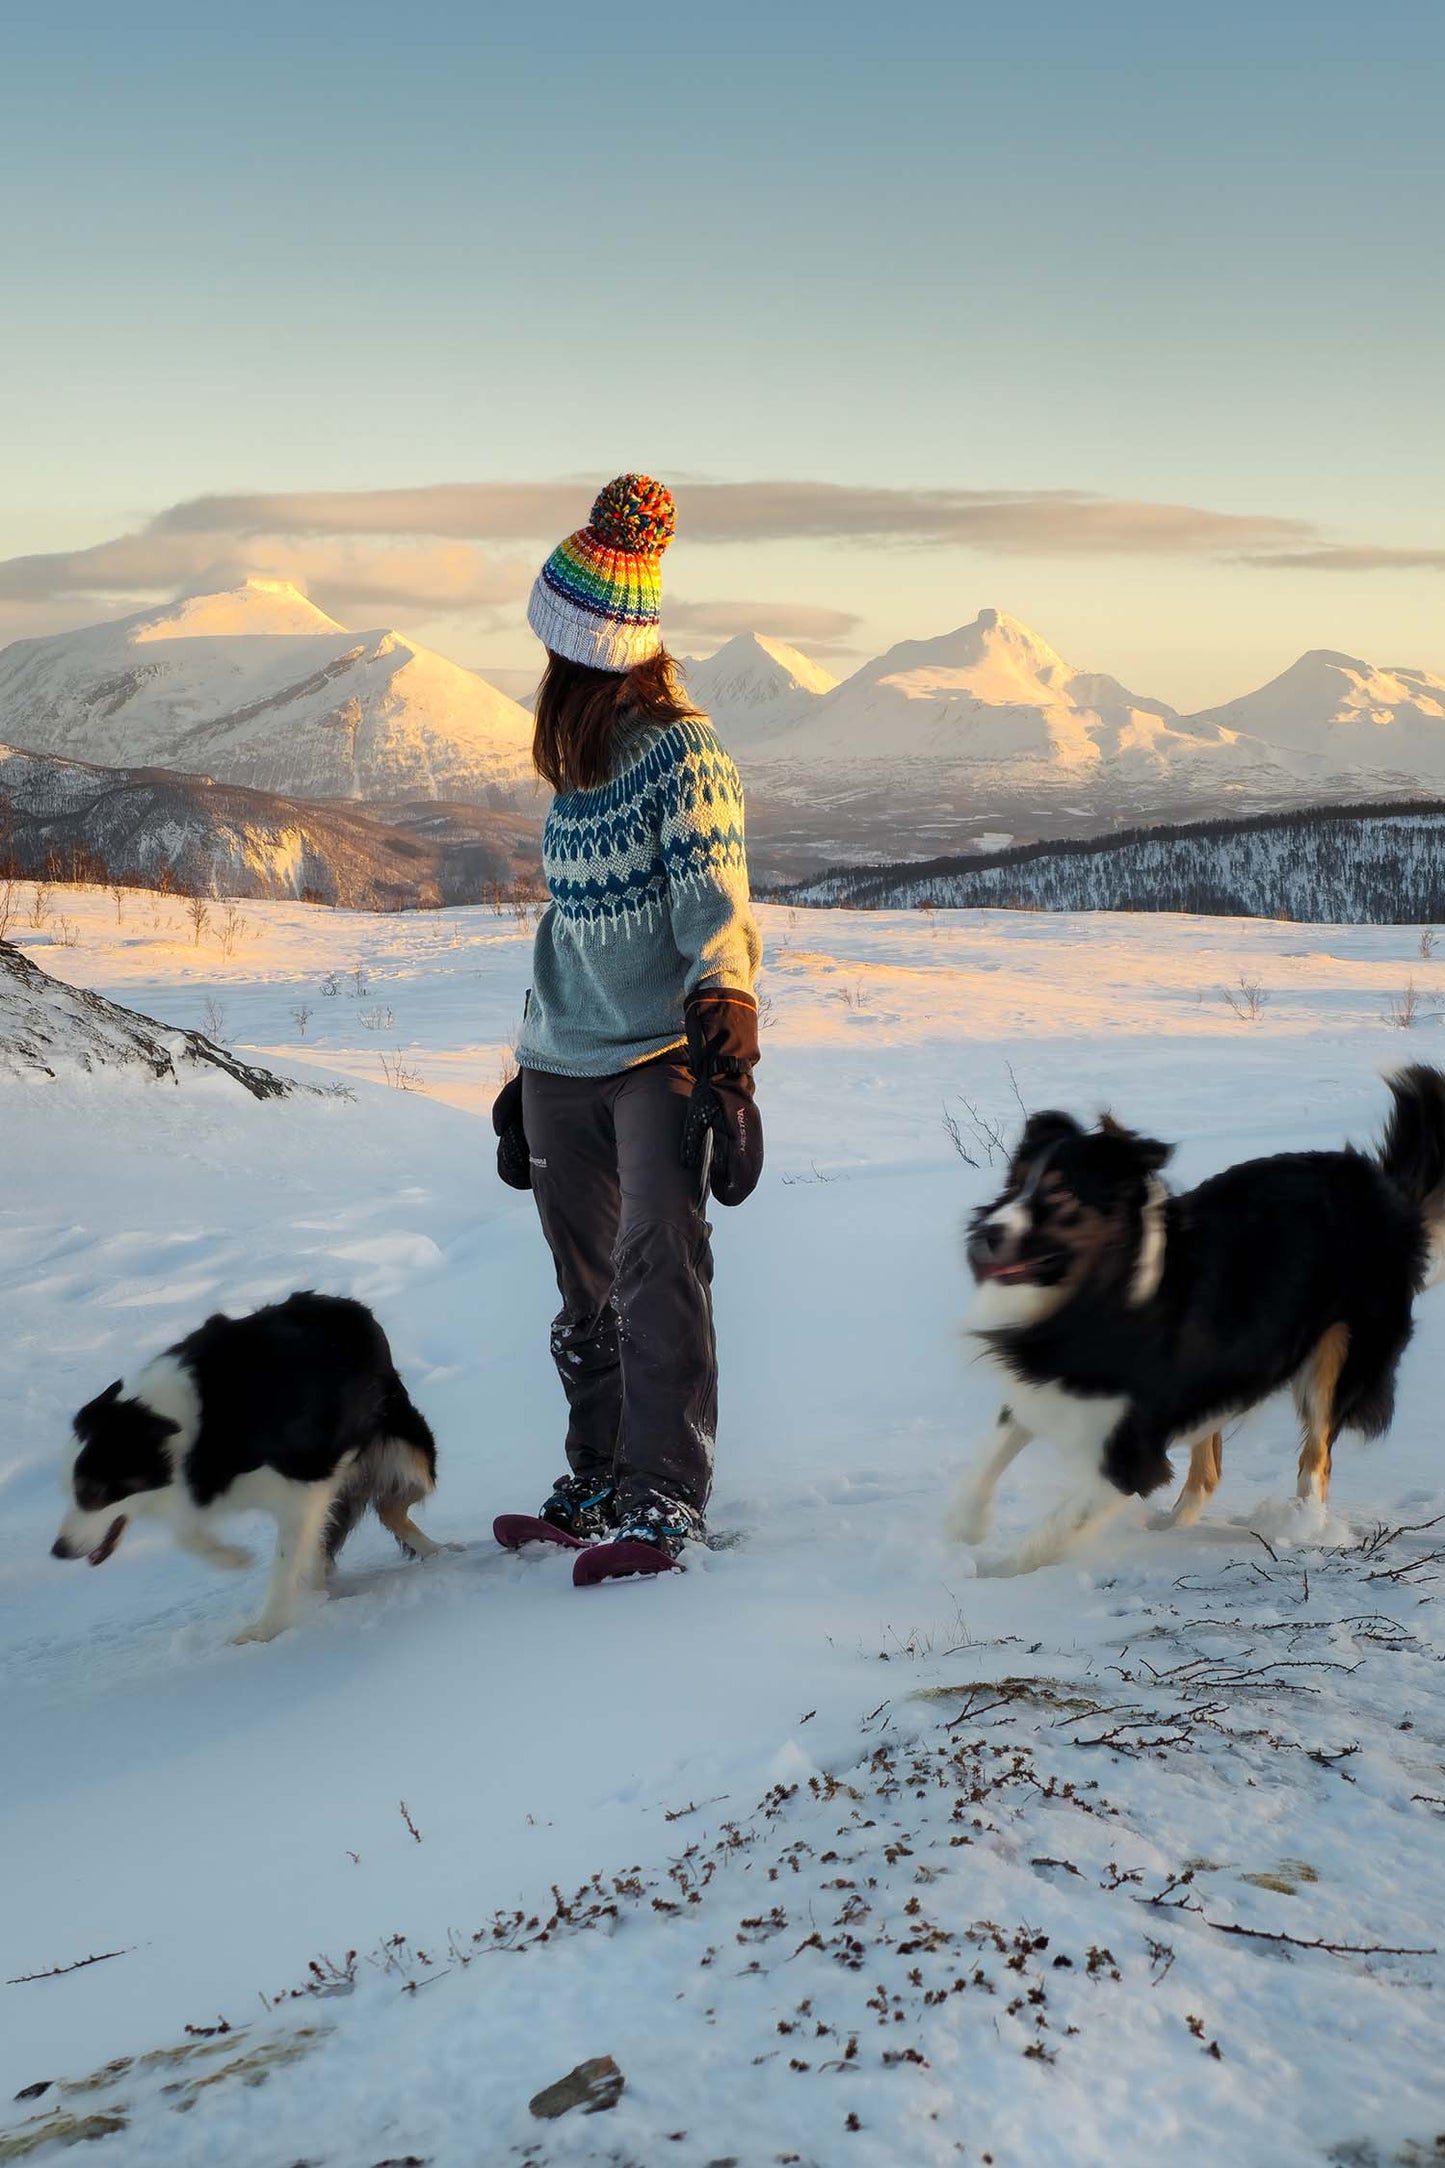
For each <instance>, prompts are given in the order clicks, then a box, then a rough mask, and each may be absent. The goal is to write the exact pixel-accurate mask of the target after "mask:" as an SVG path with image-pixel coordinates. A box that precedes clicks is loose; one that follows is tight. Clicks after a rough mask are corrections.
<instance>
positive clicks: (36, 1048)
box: [0, 941, 302, 1099]
mask: <svg viewBox="0 0 1445 2168" xmlns="http://www.w3.org/2000/svg"><path fill="white" fill-rule="evenodd" d="M101 1068H135V1069H139V1070H143V1071H149V1073H150V1075H151V1076H152V1077H153V1078H155V1079H157V1080H158V1081H160V1082H168V1083H171V1084H179V1083H181V1082H182V1081H183V1080H184V1079H185V1078H187V1077H189V1076H195V1075H197V1074H200V1073H203V1072H205V1071H206V1070H208V1069H210V1070H219V1071H221V1073H222V1074H223V1075H225V1076H228V1077H230V1078H231V1079H232V1080H233V1082H235V1083H237V1084H239V1085H240V1086H241V1087H242V1089H243V1090H244V1091H248V1092H249V1093H250V1094H251V1096H252V1098H253V1099H282V1098H286V1097H287V1096H289V1095H290V1094H291V1093H293V1092H296V1091H299V1090H300V1089H302V1087H301V1086H299V1085H296V1084H293V1083H292V1082H290V1081H289V1079H287V1078H285V1077H279V1076H273V1075H272V1074H271V1071H270V1070H269V1069H257V1068H254V1067H253V1066H252V1065H251V1064H250V1063H249V1062H244V1061H241V1060H238V1058H237V1057H236V1055H234V1054H231V1053H228V1052H227V1051H226V1049H225V1048H224V1047H221V1046H217V1045H216V1044H215V1042H214V1040H211V1039H208V1038H207V1037H206V1036H205V1034H204V1032H200V1031H182V1030H180V1029H178V1028H173V1027H172V1026H171V1025H169V1024H158V1023H157V1022H156V1020H155V1018H154V1017H152V1016H142V1015H141V1014H140V1012H139V1011H138V1010H136V1009H124V1008H122V1007H121V1006H120V1004H119V1002H115V1001H107V1000H106V999H105V997H104V996H103V995H101V994H92V993H88V992H87V991H86V989H85V988H84V987H80V986H66V985H64V984H63V983H62V982H61V981H60V980H59V979H53V978H51V976H50V974H49V973H48V972H46V971H42V970H41V968H40V966H39V964H37V963H32V961H31V959H30V958H29V957H28V956H27V955H25V954H24V952H23V951H22V950H20V949H18V948H16V947H15V945H14V943H13V942H10V941H0V1073H4V1072H5V1071H8V1072H9V1073H10V1074H11V1075H19V1076H34V1075H36V1074H38V1075H41V1076H48V1077H55V1076H58V1075H59V1074H60V1073H61V1072H62V1071H63V1070H66V1069H82V1070H86V1071H93V1070H96V1069H101Z"/></svg>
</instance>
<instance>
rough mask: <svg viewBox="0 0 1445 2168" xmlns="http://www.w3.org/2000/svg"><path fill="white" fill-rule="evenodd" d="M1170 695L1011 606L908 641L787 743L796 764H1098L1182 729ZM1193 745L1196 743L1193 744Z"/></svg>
mask: <svg viewBox="0 0 1445 2168" xmlns="http://www.w3.org/2000/svg"><path fill="white" fill-rule="evenodd" d="M1176 723H1177V718H1176V716H1175V714H1174V711H1173V709H1172V708H1170V707H1169V706H1168V705H1167V704H1166V703H1165V702H1164V701H1162V700H1151V699H1146V698H1144V697H1142V696H1141V695H1139V694H1137V693H1131V692H1130V691H1129V690H1128V688H1127V687H1126V686H1123V685H1121V684H1119V683H1118V681H1117V679H1115V678H1111V677H1103V676H1100V675H1098V674H1097V673H1085V672H1081V671H1077V670H1075V669H1073V668H1072V667H1071V666H1070V665H1069V664H1068V663H1066V662H1065V661H1064V660H1063V658H1062V657H1061V656H1059V655H1056V654H1055V652H1054V650H1053V649H1052V648H1051V647H1050V646H1049V645H1048V643H1047V642H1046V641H1044V640H1041V639H1040V638H1039V636H1038V634H1037V633H1034V632H1031V631H1030V630H1029V628H1028V627H1027V626H1026V625H1021V624H1020V623H1019V621H1018V620H1017V618H1013V617H1008V616H1006V615H1005V614H1004V612H1003V611H1001V610H982V611H980V613H979V615H978V617H977V618H976V619H975V620H974V622H973V623H972V624H971V625H963V626H960V627H959V629H958V630H957V631H956V632H950V633H945V634H944V635H943V636H942V637H941V638H939V639H934V640H904V641H901V642H900V643H899V645H898V646H896V647H891V648H889V650H888V652H887V653H886V654H885V655H880V656H878V657H877V658H876V659H875V660H874V661H873V662H868V663H865V664H864V665H863V667H862V669H861V670H858V671H855V673H854V675H853V676H852V677H850V678H847V679H845V680H844V682H843V683H842V684H841V685H839V686H837V687H836V688H835V689H834V690H833V691H831V692H829V693H828V694H826V695H825V696H824V697H823V698H822V699H820V700H818V701H817V702H815V703H814V704H813V706H812V707H811V708H810V709H809V711H808V712H807V713H806V715H805V716H804V717H802V718H800V719H799V720H798V721H797V723H796V727H794V728H793V729H791V730H790V731H789V732H788V734H787V736H786V738H785V739H784V740H783V741H782V742H780V743H779V744H778V746H777V748H776V751H777V753H778V755H779V756H780V757H786V758H787V760H788V761H789V763H790V764H791V763H795V762H806V763H807V764H808V765H810V766H817V767H819V768H824V767H826V766H828V765H837V764H842V765H845V766H851V765H853V764H855V763H862V764H865V765H867V766H876V765H879V764H884V765H889V766H891V765H894V764H896V763H902V762H910V763H911V762H915V761H926V762H928V763H929V764H930V765H931V766H933V767H935V768H937V767H938V766H940V765H941V766H943V767H946V768H955V767H959V766H967V767H971V768H980V767H982V768H990V769H992V768H996V767H1000V766H1003V767H1007V768H1009V769H1011V770H1014V771H1023V770H1027V771H1031V772H1033V773H1035V774H1036V775H1037V776H1038V778H1039V780H1041V781H1043V780H1048V779H1051V778H1058V779H1060V780H1064V779H1066V778H1070V777H1072V778H1078V777H1080V776H1089V775H1092V774H1093V773H1094V772H1095V771H1096V770H1097V769H1098V768H1099V767H1100V765H1101V764H1102V763H1103V762H1104V761H1106V760H1109V759H1112V758H1114V757H1115V756H1117V755H1120V754H1125V755H1131V756H1137V755H1138V754H1139V753H1141V752H1142V751H1144V750H1145V749H1151V750H1152V749H1153V748H1155V747H1160V746H1162V745H1164V744H1165V743H1167V741H1168V740H1169V739H1171V738H1173V737H1177V736H1181V735H1183V734H1182V733H1180V732H1179V731H1177V730H1176V729H1175V727H1174V726H1175V724H1176ZM1191 749H1192V748H1191Z"/></svg>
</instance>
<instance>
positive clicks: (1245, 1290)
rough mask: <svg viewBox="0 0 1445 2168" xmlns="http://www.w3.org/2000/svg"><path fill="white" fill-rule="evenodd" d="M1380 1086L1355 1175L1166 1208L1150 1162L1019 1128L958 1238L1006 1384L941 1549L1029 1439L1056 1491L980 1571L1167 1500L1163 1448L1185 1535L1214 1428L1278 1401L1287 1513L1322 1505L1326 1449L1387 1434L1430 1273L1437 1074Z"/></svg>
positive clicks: (1036, 1123)
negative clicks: (1289, 1467)
mask: <svg viewBox="0 0 1445 2168" xmlns="http://www.w3.org/2000/svg"><path fill="white" fill-rule="evenodd" d="M1389 1086H1390V1091H1391V1093H1392V1094H1393V1097H1394V1109H1393V1112H1392V1113H1391V1116H1390V1120H1389V1124H1388V1126H1387V1129H1386V1132H1385V1138H1384V1142H1383V1144H1382V1146H1381V1147H1380V1150H1379V1152H1378V1154H1377V1155H1375V1156H1374V1157H1373V1158H1371V1157H1367V1156H1366V1155H1365V1154H1364V1153H1362V1152H1357V1151H1353V1150H1349V1149H1347V1150H1344V1151H1339V1152H1286V1153H1281V1154H1280V1155H1279V1156H1278V1157H1276V1158H1272V1159H1256V1160H1249V1161H1246V1162H1245V1163H1244V1164H1243V1165H1241V1166H1237V1167H1230V1168H1228V1169H1227V1170H1226V1171H1225V1172H1224V1173H1223V1174H1217V1175H1215V1176H1214V1177H1213V1178H1212V1179H1211V1180H1209V1181H1207V1182H1203V1183H1201V1184H1200V1186H1199V1188H1198V1189H1194V1190H1190V1191H1189V1192H1188V1193H1187V1194H1186V1195H1184V1196H1172V1195H1171V1194H1170V1193H1169V1191H1168V1190H1167V1189H1166V1188H1165V1185H1164V1182H1163V1180H1162V1177H1161V1169H1162V1168H1163V1167H1164V1165H1165V1163H1166V1161H1167V1160H1168V1159H1169V1156H1170V1153H1171V1151H1172V1149H1173V1147H1172V1146H1171V1145H1167V1144H1159V1143H1156V1142H1155V1141H1154V1140H1153V1139H1152V1138H1149V1137H1141V1136H1137V1135H1135V1134H1134V1132H1133V1131H1131V1130H1128V1129H1125V1128H1122V1127H1121V1126H1120V1125H1119V1124H1118V1123H1117V1122H1114V1121H1112V1120H1111V1119H1110V1118H1109V1117H1108V1116H1105V1117H1104V1119H1103V1120H1102V1121H1101V1122H1100V1123H1099V1125H1098V1126H1097V1128H1095V1129H1093V1130H1090V1131H1087V1132H1086V1131H1085V1130H1084V1129H1083V1128H1082V1127H1081V1126H1080V1124H1079V1123H1078V1122H1076V1121H1075V1120H1074V1119H1073V1117H1072V1116H1071V1115H1068V1114H1057V1113H1047V1114H1035V1115H1033V1116H1031V1117H1030V1119H1029V1121H1028V1122H1027V1124H1026V1126H1025V1128H1024V1132H1023V1135H1022V1137H1021V1139H1020V1141H1019V1145H1018V1148H1017V1150H1016V1152H1015V1154H1014V1157H1013V1160H1012V1163H1011V1165H1010V1167H1009V1173H1008V1180H1007V1182H1006V1183H1005V1186H1004V1189H1003V1192H1002V1194H1001V1195H1000V1196H999V1197H997V1198H995V1200H994V1201H993V1202H992V1203H991V1204H987V1205H985V1206H984V1207H983V1209H982V1210H981V1211H979V1212H977V1213H975V1215H974V1217H973V1219H972V1221H971V1222H970V1225H969V1233H968V1245H967V1256H968V1263H969V1267H970V1269H971V1271H972V1273H973V1277H974V1280H975V1283H976V1296H975V1304H974V1309H973V1314H972V1316H971V1317H970V1320H969V1329H970V1331H971V1332H972V1333H973V1334H975V1335H976V1337H977V1338H978V1339H979V1340H981V1341H982V1343H983V1346H984V1348H985V1350H986V1352H987V1354H988V1356H989V1358H990V1359H991V1360H992V1362H993V1363H994V1364H995V1366H996V1367H997V1368H998V1369H1000V1370H1001V1371H1002V1372H1003V1373H1004V1377H1005V1379H1006V1381H1007V1382H1006V1384H1005V1387H1004V1391H1005V1395H1006V1400H1005V1405H1004V1406H1003V1407H1002V1408H1001V1409H1000V1411H999V1414H998V1418H997V1422H996V1426H995V1430H994V1434H993V1437H992V1438H991V1440H990V1441H989V1445H988V1449H987V1451H986V1453H985V1455H984V1457H983V1458H982V1459H981V1460H980V1462H979V1464H978V1465H977V1466H976V1467H975V1468H974V1469H973V1471H972V1472H971V1473H970V1475H969V1477H968V1478H967V1480H966V1482H965V1484H964V1486H963V1489H962V1490H961V1492H960V1493H959V1496H958V1498H957V1500H956V1502H955V1505H954V1508H953V1512H952V1515H951V1516H950V1527H951V1531H952V1533H953V1534H954V1535H956V1536H957V1537H958V1538H959V1539H960V1540H962V1541H963V1542H965V1543H980V1542H982V1541H983V1540H984V1539H985V1538H986V1536H987V1534H988V1532H989V1526H990V1520H991V1508H992V1501H993V1494H994V1490H995V1488H996V1486H997V1484H998V1480H999V1477H1000V1476H1001V1475H1002V1474H1003V1472H1004V1470H1005V1469H1006V1468H1007V1467H1008V1465H1009V1463H1010V1462H1011V1461H1012V1460H1013V1459H1014V1458H1015V1457H1016V1456H1017V1455H1018V1454H1019V1453H1021V1452H1022V1451H1023V1449H1024V1447H1025V1446H1026V1445H1028V1444H1029V1443H1030V1441H1031V1440H1032V1439H1034V1438H1035V1437H1043V1438H1047V1439H1050V1440H1051V1441H1052V1442H1053V1443H1054V1445H1055V1446H1057V1447H1059V1448H1061V1449H1062V1450H1063V1452H1064V1453H1065V1454H1066V1455H1067V1456H1068V1457H1070V1458H1072V1459H1074V1460H1076V1462H1077V1463H1078V1468H1079V1480H1078V1484H1077V1486H1076V1489H1075V1492H1074V1494H1073V1495H1072V1496H1071V1497H1070V1498H1069V1499H1068V1500H1067V1501H1066V1503H1065V1504H1064V1505H1063V1506H1062V1507H1061V1508H1060V1509H1059V1511H1058V1512H1056V1513H1054V1514H1053V1515H1051V1516H1050V1517H1049V1518H1048V1519H1047V1520H1045V1521H1043V1522H1042V1523H1041V1524H1040V1525H1039V1526H1037V1527H1036V1528H1035V1529H1033V1531H1032V1532H1031V1533H1030V1534H1029V1535H1028V1536H1027V1537H1026V1538H1025V1539H1024V1542H1023V1543H1022V1545H1021V1546H1020V1548H1019V1550H1018V1551H1017V1552H1016V1553H1015V1554H1014V1555H1013V1556H1012V1557H1011V1558H1010V1559H1009V1560H1008V1561H1007V1562H1006V1563H1004V1564H1003V1565H1002V1566H1000V1567H999V1568H998V1569H996V1570H999V1571H1004V1572H1026V1571H1028V1570H1029V1569H1030V1568H1031V1567H1034V1566H1041V1565H1045V1564H1048V1563H1049V1562H1051V1561H1052V1560H1054V1559H1058V1558H1061V1557H1063V1556H1064V1555H1065V1554H1066V1553H1067V1552H1068V1551H1069V1550H1070V1549H1072V1548H1073V1546H1074V1545H1075V1544H1077V1543H1079V1542H1080V1541H1082V1540H1083V1539H1085V1538H1086V1537H1088V1536H1090V1535H1092V1534H1094V1533H1097V1532H1098V1531H1099V1530H1100V1529H1102V1528H1103V1527H1105V1526H1106V1525H1107V1524H1108V1522H1109V1521H1110V1520H1111V1519H1112V1518H1113V1517H1114V1515H1115V1514H1116V1513H1117V1512H1118V1511H1119V1510H1120V1508H1121V1507H1122V1506H1123V1504H1124V1502H1125V1500H1126V1499H1128V1498H1129V1497H1131V1496H1138V1497H1144V1496H1147V1495H1148V1493H1149V1492H1150V1491H1153V1490H1156V1489H1157V1488H1158V1487H1159V1486H1160V1485H1161V1484H1163V1483H1166V1482H1168V1480H1169V1476H1170V1467H1169V1447H1170V1446H1171V1444H1187V1445H1188V1446H1189V1448H1190V1462H1189V1475H1188V1480H1187V1481H1186V1483H1185V1485H1184V1488H1183V1490H1182V1492H1181V1493H1180V1496H1179V1498H1178V1500H1177V1502H1176V1504H1175V1507H1174V1510H1173V1513H1172V1514H1171V1515H1170V1519H1171V1521H1172V1522H1173V1523H1174V1524H1175V1525H1187V1524H1188V1523H1189V1522H1190V1521H1193V1520H1195V1519H1197V1518H1198V1516H1199V1514H1200V1512H1201V1511H1202V1510H1203V1508H1204V1505H1205V1503H1206V1501H1207V1500H1208V1499H1209V1497H1210V1495H1211V1494H1212V1492H1213V1490H1214V1488H1215V1485H1216V1484H1217V1483H1218V1481H1219V1475H1220V1459H1221V1451H1220V1446H1221V1440H1220V1430H1219V1425H1220V1423H1221V1422H1222V1421H1223V1420H1224V1419H1225V1418H1226V1417H1229V1416H1233V1415H1238V1414H1242V1413H1244V1412H1245V1410H1247V1409H1250V1408H1253V1407H1255V1406H1257V1405H1258V1403H1259V1402H1260V1401H1262V1400H1264V1399H1265V1398H1266V1397H1267V1396H1268V1395H1269V1394H1270V1393H1273V1392H1275V1391H1276V1390H1277V1389H1278V1388H1279V1387H1281V1386H1283V1385H1289V1386H1291V1387H1292V1388H1293V1391H1294V1399H1295V1405H1296V1408H1297V1409H1298V1412H1299V1417H1300V1422H1301V1425H1302V1427H1303V1431H1304V1444H1303V1448H1302V1450H1301V1453H1300V1458H1299V1479H1298V1486H1297V1487H1298V1493H1299V1496H1300V1497H1301V1498H1307V1499H1316V1500H1319V1501H1320V1502H1321V1503H1323V1502H1324V1500H1325V1499H1326V1498H1327V1496H1328V1493H1329V1480H1330V1454H1331V1449H1332V1447H1333V1445H1334V1441H1335V1438H1336V1436H1337V1434H1338V1433H1339V1432H1340V1431H1341V1430H1354V1431H1358V1432H1360V1433H1361V1434H1363V1435H1364V1436H1366V1437H1376V1436H1378V1435H1379V1434H1380V1433H1381V1432H1382V1431H1384V1430H1385V1429H1387V1428H1388V1426H1389V1422H1390V1418H1391V1415H1392V1413H1393V1411H1394V1393H1395V1372H1396V1368H1397V1366H1398V1364H1399V1360H1400V1357H1401V1354H1402V1353H1403V1351H1404V1348H1405V1344H1406V1342H1407V1341H1408V1340H1409V1338H1410V1333H1411V1330H1412V1324H1413V1319H1412V1310H1413V1305H1414V1300H1415V1297H1416V1295H1417V1294H1418V1293H1419V1292H1420V1290H1421V1289H1422V1288H1423V1287H1425V1286H1427V1285H1428V1284H1429V1283H1430V1280H1431V1278H1432V1277H1434V1276H1437V1272H1438V1268H1439V1266H1440V1264H1441V1263H1442V1261H1445V1075H1442V1074H1441V1072H1440V1071H1439V1070H1437V1069H1429V1068H1425V1067H1415V1068H1409V1069H1404V1070H1402V1071H1401V1072H1400V1073H1399V1074H1398V1075H1396V1076H1394V1077H1392V1078H1390V1079H1389Z"/></svg>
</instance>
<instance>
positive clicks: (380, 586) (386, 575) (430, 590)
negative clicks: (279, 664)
mask: <svg viewBox="0 0 1445 2168" xmlns="http://www.w3.org/2000/svg"><path fill="white" fill-rule="evenodd" d="M252 573H266V574H270V575H272V576H274V577H279V578H283V579H288V580H292V581H294V582H295V584H296V585H297V586H298V587H301V588H304V589H305V591H306V592H307V593H308V594H309V595H310V596H311V597H312V599H313V600H314V601H315V602H316V603H318V605H319V606H320V607H321V608H322V609H327V610H331V609H337V610H342V611H349V612H352V613H355V612H357V611H365V610H366V609H370V608H383V609H387V608H399V609H413V610H425V611H434V612H443V611H448V610H474V609H476V608H478V607H485V606H488V605H496V604H502V603H509V602H515V601H516V600H518V599H519V597H521V596H522V595H524V594H525V593H526V592H527V588H528V586H529V585H530V582H531V578H532V568H531V567H530V566H525V565H523V564H521V563H520V562H517V561H514V560H511V559H506V558H497V557H492V556H490V555H488V554H487V553H485V552H484V551H482V550H479V549H477V548H476V547H475V546H474V545H472V544H470V543H463V542H451V541H438V540H433V541H430V542H427V543H421V542H411V541H396V540H393V541H389V542H386V543H363V542H355V541H350V540H347V541H335V540H325V539H319V538H302V537H298V536H296V535H292V534H285V535H267V534H261V533H256V534H246V533H238V532H235V531H223V530H218V529H211V530H196V531H194V532H182V533H174V534H171V533H165V532H163V531H160V530H159V529H157V528H154V527H152V528H148V529H146V530H145V531H144V532H142V533H139V534H129V535H120V536H117V537H116V538H115V540H113V541H110V542H101V543H97V544H96V545H94V546H93V547H92V548H90V549H82V550H59V551H52V552H49V553H47V554H45V555H43V556H33V557H11V558H9V559H7V560H4V561H0V599H4V600H8V601H13V602H21V601H25V602H43V601H50V600H53V599H55V598H58V597H65V596H72V597H79V596H94V597H109V598H115V597H135V596H142V595H155V594H174V593H176V592H177V591H178V590H180V589H182V588H187V587H189V588H196V587H199V586H206V587H226V586H232V585H234V584H235V583H236V582H237V581H238V580H241V579H244V578H245V577H246V576H247V575H248V574H252Z"/></svg>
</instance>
